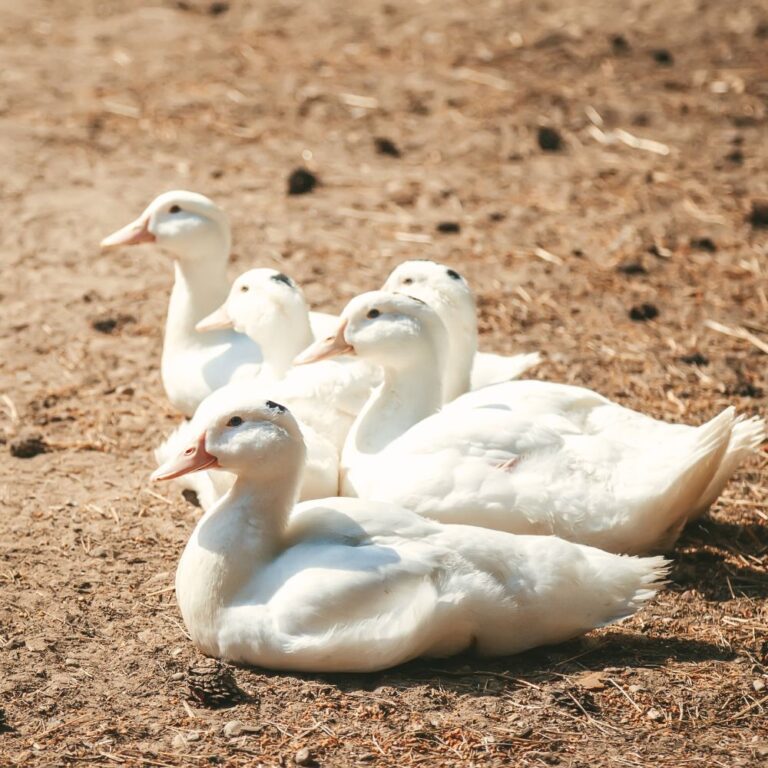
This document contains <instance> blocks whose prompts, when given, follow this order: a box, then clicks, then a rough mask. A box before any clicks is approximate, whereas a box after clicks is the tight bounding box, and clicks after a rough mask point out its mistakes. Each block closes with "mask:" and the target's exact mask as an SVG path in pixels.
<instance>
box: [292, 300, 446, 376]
mask: <svg viewBox="0 0 768 768" xmlns="http://www.w3.org/2000/svg"><path fill="white" fill-rule="evenodd" d="M339 320H340V323H339V327H338V330H337V331H336V333H335V334H334V335H333V336H329V337H328V338H327V339H323V340H322V341H318V342H316V343H315V344H312V345H311V346H310V347H309V348H307V349H306V350H304V352H302V353H301V354H300V355H299V356H298V357H297V358H296V360H295V361H294V364H296V365H301V364H304V363H311V362H315V361H316V360H322V359H324V358H327V357H333V356H335V355H350V354H351V355H359V356H360V357H363V358H366V359H368V360H370V361H371V362H373V363H376V364H377V365H381V366H382V367H383V368H384V369H385V370H386V369H392V368H395V369H397V368H401V367H404V366H407V365H412V364H414V363H416V362H418V361H419V360H423V359H427V360H429V359H432V358H433V357H434V356H435V355H437V356H438V357H440V358H441V359H442V353H443V350H444V348H445V347H446V345H447V334H446V329H445V326H444V325H443V323H442V322H441V320H440V318H439V316H438V315H437V313H436V312H435V311H434V310H433V309H432V308H431V307H429V306H428V305H427V304H426V303H425V302H424V301H422V300H421V299H419V298H414V297H412V296H406V295H402V294H396V293H390V292H388V291H371V292H369V293H363V294H361V295H360V296H356V297H355V298H354V299H352V301H350V302H349V304H347V306H346V307H345V308H344V311H343V312H342V313H341V316H340V318H339Z"/></svg>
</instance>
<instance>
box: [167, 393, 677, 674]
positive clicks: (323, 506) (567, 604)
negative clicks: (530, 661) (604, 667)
mask: <svg viewBox="0 0 768 768" xmlns="http://www.w3.org/2000/svg"><path fill="white" fill-rule="evenodd" d="M212 399H217V400H218V401H219V407H218V409H214V410H212V411H211V412H210V414H209V418H208V420H207V421H206V423H205V424H204V425H203V424H201V425H199V426H200V427H201V431H200V433H199V435H198V436H197V438H196V440H195V441H194V442H193V444H192V445H191V446H190V447H189V448H188V449H187V450H186V451H184V452H183V453H182V454H181V455H180V456H179V457H178V458H176V459H175V460H173V461H171V462H169V463H168V464H167V465H165V466H163V467H161V468H160V469H158V470H157V471H156V472H155V474H154V477H155V478H156V479H169V478H173V477H178V476H179V475H182V474H185V473H188V472H194V471H195V470H198V469H205V468H208V467H212V466H220V467H222V468H224V469H226V470H228V471H230V472H232V473H234V474H236V475H237V481H236V482H235V485H234V486H233V488H232V490H231V491H230V492H229V493H228V494H227V495H226V496H225V497H224V498H223V499H222V500H221V502H220V503H219V504H218V505H217V506H216V507H214V508H213V509H211V510H209V511H208V512H207V513H206V514H205V515H204V516H203V518H202V519H201V520H200V521H199V523H198V524H197V526H196V528H195V530H194V532H193V534H192V536H191V538H190V540H189V542H188V543H187V546H186V548H185V549H184V553H183V554H182V556H181V560H180V562H179V566H178V570H177V572H176V596H177V600H178V603H179V607H180V609H181V614H182V617H183V619H184V623H185V624H186V627H187V630H188V631H189V634H190V637H191V638H192V642H193V643H194V644H195V645H196V646H197V648H199V649H200V650H201V651H202V652H203V653H205V654H208V655H210V656H214V657H218V658H223V659H228V660H231V661H234V662H240V663H248V664H254V665H258V666H260V667H268V668H272V669H291V670H301V671H311V672H368V671H374V670H380V669H383V668H386V667H390V666H393V665H396V664H399V663H401V662H405V661H408V660H409V659H413V658H415V657H418V656H448V655H451V654H455V653H459V652H461V651H465V650H474V651H475V652H477V653H478V654H481V655H502V654H510V653H516V652H518V651H523V650H526V649H528V648H531V647H534V646H537V645H542V644H547V643H557V642H561V641H563V640H566V639H568V638H571V637H574V636H576V635H580V634H582V633H584V632H586V631H588V630H590V629H592V628H593V627H599V626H603V625H605V624H607V623H609V622H612V621H616V620H617V619H620V618H622V617H624V616H627V615H629V614H631V613H633V612H634V611H636V610H637V609H638V608H639V607H640V606H641V605H642V604H643V603H644V602H645V601H646V600H647V599H648V598H650V597H651V596H652V595H653V594H654V592H655V591H656V590H657V589H658V588H659V586H660V584H661V583H662V580H663V578H664V575H665V572H666V563H665V561H664V560H663V559H662V558H658V557H655V558H643V559H637V558H629V557H621V556H618V555H611V554H608V553H606V552H602V551H600V550H597V549H592V548H590V547H584V546H581V545H578V544H571V543H568V542H565V541H562V540H561V539H558V538H555V537H535V536H512V535H510V534H507V533H500V532H498V531H489V530H487V529H482V528H473V527H469V526H454V525H441V524H439V523H435V522H431V521H428V520H425V519H424V518H421V517H419V516H418V515H415V514H414V513H412V512H409V511H407V510H405V509H400V508H398V507H395V506H392V505H388V504H381V503H376V502H370V501H363V500H358V499H340V498H329V499H323V500H322V501H315V502H305V503H303V504H300V505H298V506H296V507H294V501H295V498H296V490H297V485H298V482H299V475H300V472H301V464H302V462H303V460H304V445H303V443H302V439H301V433H300V431H299V429H298V426H297V423H296V421H295V420H294V418H293V417H292V416H291V414H290V412H288V411H287V410H286V409H285V408H284V407H283V406H281V405H278V404H276V403H272V402H263V403H261V404H259V405H255V404H254V403H253V401H252V400H250V399H249V398H246V401H245V402H244V403H238V402H234V401H233V400H232V398H230V397H227V396H226V395H225V393H223V392H221V391H220V392H217V393H215V394H214V395H212Z"/></svg>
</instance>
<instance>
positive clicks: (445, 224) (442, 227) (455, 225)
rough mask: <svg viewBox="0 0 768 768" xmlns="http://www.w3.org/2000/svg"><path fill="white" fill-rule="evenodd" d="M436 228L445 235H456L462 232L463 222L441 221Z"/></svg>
mask: <svg viewBox="0 0 768 768" xmlns="http://www.w3.org/2000/svg"><path fill="white" fill-rule="evenodd" d="M435 229H436V230H437V231H438V232H442V233H443V234H444V235H456V234H458V233H459V232H461V224H459V222H458V221H441V222H440V223H439V224H438V225H437V226H436V227H435Z"/></svg>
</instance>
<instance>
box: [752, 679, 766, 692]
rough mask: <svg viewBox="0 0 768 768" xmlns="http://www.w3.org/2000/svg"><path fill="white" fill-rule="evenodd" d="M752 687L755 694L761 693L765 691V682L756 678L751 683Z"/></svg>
mask: <svg viewBox="0 0 768 768" xmlns="http://www.w3.org/2000/svg"><path fill="white" fill-rule="evenodd" d="M752 687H753V688H754V689H755V691H756V692H757V693H761V692H762V691H764V690H765V680H763V679H761V678H759V677H758V678H757V679H756V680H753V681H752Z"/></svg>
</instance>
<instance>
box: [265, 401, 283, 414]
mask: <svg viewBox="0 0 768 768" xmlns="http://www.w3.org/2000/svg"><path fill="white" fill-rule="evenodd" d="M266 406H267V408H271V409H272V410H273V411H277V412H278V413H285V411H286V410H287V409H286V407H285V406H284V405H280V403H276V402H275V401H274V400H267V402H266Z"/></svg>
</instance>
